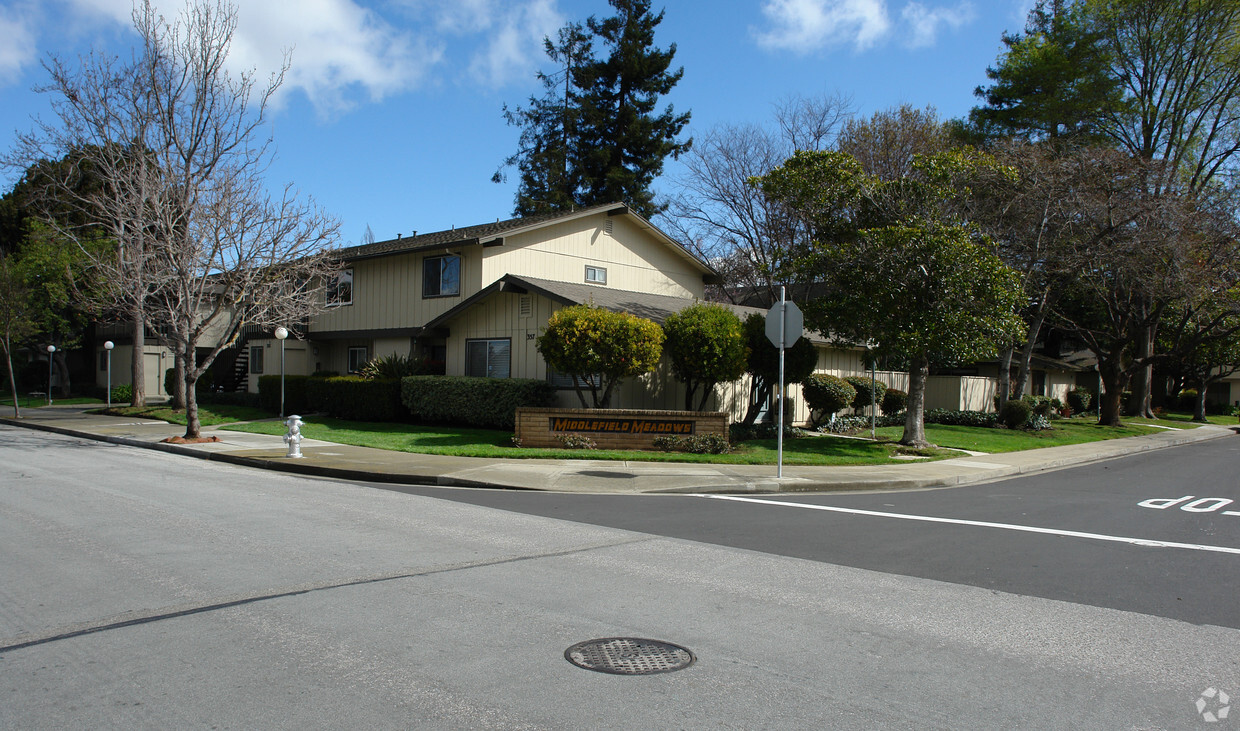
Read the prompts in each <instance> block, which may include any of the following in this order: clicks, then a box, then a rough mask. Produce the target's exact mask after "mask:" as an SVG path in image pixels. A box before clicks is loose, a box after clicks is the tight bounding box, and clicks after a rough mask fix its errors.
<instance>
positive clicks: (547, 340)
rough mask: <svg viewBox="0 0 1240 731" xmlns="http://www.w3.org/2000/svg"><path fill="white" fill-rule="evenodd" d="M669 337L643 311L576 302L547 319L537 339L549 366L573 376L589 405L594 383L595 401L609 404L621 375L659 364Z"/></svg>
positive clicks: (597, 404)
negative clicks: (633, 312) (639, 313)
mask: <svg viewBox="0 0 1240 731" xmlns="http://www.w3.org/2000/svg"><path fill="white" fill-rule="evenodd" d="M663 338H664V336H663V328H661V327H659V326H658V325H657V324H655V323H654V322H652V321H650V320H647V319H645V318H643V317H637V316H636V315H630V314H628V313H627V312H612V311H611V310H605V309H603V308H601V307H593V306H590V305H574V306H572V307H565V308H564V309H562V310H559V311H557V312H556V313H555V314H553V315H552V316H551V319H549V320H547V328H546V330H544V331H543V333H542V334H541V335H539V336H538V340H537V343H538V350H539V352H540V353H542V356H543V359H544V360H545V361H547V365H548V366H549V367H551V368H553V369H554V370H557V371H559V372H560V373H564V374H567V375H570V376H572V377H573V385H574V387H575V388H576V390H577V397H578V398H579V399H580V400H581V405H582V407H583V408H585V407H587V404H586V399H585V394H584V393H583V389H584V388H589V390H590V396H591V399H592V402H593V407H594V408H596V409H606V408H609V407H610V404H611V394H612V391H614V390H615V388H616V386H617V385H619V383H620V381H622V380H623V379H625V378H629V377H631V376H638V375H641V374H643V373H649V372H651V371H653V370H654V369H655V366H656V365H658V363H659V357H660V356H661V355H662V354H663Z"/></svg>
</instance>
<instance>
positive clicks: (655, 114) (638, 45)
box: [496, 0, 691, 217]
mask: <svg viewBox="0 0 1240 731" xmlns="http://www.w3.org/2000/svg"><path fill="white" fill-rule="evenodd" d="M609 2H610V3H611V5H612V7H614V8H615V9H616V11H617V13H616V15H615V16H613V17H609V18H604V19H602V20H599V19H598V18H595V17H591V18H589V19H588V20H587V21H586V24H585V27H584V28H583V27H582V26H581V25H580V24H577V23H569V24H568V25H566V26H565V27H564V28H562V29H561V30H560V32H559V35H558V37H557V42H555V43H552V41H551V40H550V39H547V40H546V41H545V43H546V50H547V55H548V56H549V57H550V58H551V60H552V61H553V62H556V63H557V64H562V65H563V72H562V74H563V75H561V74H560V73H556V74H547V73H540V74H539V80H540V81H541V82H542V84H543V88H544V95H543V97H542V98H540V99H535V98H531V99H530V104H529V106H528V107H525V108H519V109H516V110H508V109H505V118H506V119H507V120H508V123H509V124H511V125H513V126H518V127H521V128H522V132H521V141H520V144H519V147H518V150H517V153H516V154H515V155H513V156H512V157H510V158H508V159H507V160H505V165H514V166H516V167H517V169H518V170H519V171H520V173H521V184H520V187H519V188H518V190H517V200H516V213H517V214H518V215H529V214H531V213H543V212H549V211H560V210H568V209H570V208H571V207H573V206H590V205H596V204H599V203H608V202H613V201H622V202H625V203H628V204H629V205H630V206H632V207H633V209H634V210H636V211H637V212H638V213H640V214H642V215H644V216H647V217H650V216H653V215H654V214H655V213H658V212H659V211H660V210H661V208H662V207H661V206H658V205H656V204H655V202H654V194H653V193H652V192H651V190H650V185H651V184H652V183H653V182H654V179H655V178H656V177H658V175H659V174H660V173H661V172H662V171H663V162H664V160H665V159H666V158H668V157H669V156H670V157H672V158H673V159H675V158H677V157H679V155H680V153H682V152H684V151H686V150H688V149H689V145H690V143H691V140H684V141H681V140H678V139H677V136H678V135H679V134H680V132H681V131H682V130H683V129H684V127H685V125H686V124H688V122H689V113H687V112H686V113H683V114H677V113H676V112H675V110H674V109H673V107H672V105H670V104H669V105H667V106H666V107H665V108H664V109H663V110H662V111H658V105H659V97H660V96H661V95H665V94H667V93H668V92H670V91H671V90H672V88H673V87H674V86H675V85H676V84H677V82H679V81H680V79H681V77H682V76H683V75H684V69H683V68H680V69H676V70H675V71H669V69H670V67H671V63H672V58H673V57H674V56H675V54H676V45H675V44H672V45H671V46H669V47H668V49H667V50H665V51H664V50H660V49H658V48H656V47H655V45H654V32H655V28H656V27H657V26H658V25H659V23H661V22H662V21H663V13H662V12H660V13H659V14H657V15H655V14H652V13H651V11H650V0H609ZM587 30H588V31H589V32H588V33H587V32H586V31H587ZM595 39H598V40H599V41H601V45H602V46H603V48H604V49H605V52H606V56H605V57H601V58H600V57H596V56H595V54H594V49H593V41H594V40H595ZM496 177H497V179H502V176H500V175H498V174H497V176H496Z"/></svg>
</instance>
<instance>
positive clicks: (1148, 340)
mask: <svg viewBox="0 0 1240 731" xmlns="http://www.w3.org/2000/svg"><path fill="white" fill-rule="evenodd" d="M1155 327H1156V326H1155V325H1149V326H1146V327H1143V328H1141V336H1140V338H1138V340H1137V357H1138V358H1145V359H1147V360H1146V361H1145V365H1143V366H1141V369H1140V370H1138V371H1137V377H1136V383H1134V384H1133V385H1132V408H1131V412H1132V415H1133V416H1137V417H1143V418H1146V419H1152V418H1154V409H1153V406H1152V404H1151V398H1150V397H1151V392H1152V391H1153V388H1154V365H1153V364H1152V363H1150V362H1149V360H1148V358H1150V357H1151V356H1152V355H1154V328H1155Z"/></svg>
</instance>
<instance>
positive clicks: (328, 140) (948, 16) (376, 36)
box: [0, 0, 1033, 246]
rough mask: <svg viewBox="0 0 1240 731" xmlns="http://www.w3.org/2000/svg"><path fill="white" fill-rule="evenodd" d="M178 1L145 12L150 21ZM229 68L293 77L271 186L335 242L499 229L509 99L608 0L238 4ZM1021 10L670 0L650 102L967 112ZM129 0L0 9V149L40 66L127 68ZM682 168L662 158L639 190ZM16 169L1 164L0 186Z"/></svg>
mask: <svg viewBox="0 0 1240 731" xmlns="http://www.w3.org/2000/svg"><path fill="white" fill-rule="evenodd" d="M183 2H184V0H153V4H154V5H155V6H156V7H157V8H158V9H159V11H160V12H162V13H163V14H164V15H166V16H168V17H169V18H172V17H174V16H176V15H177V14H178V13H180V12H181V9H182V7H183ZM234 2H235V3H236V4H237V6H238V27H237V31H236V34H235V36H234V39H233V45H232V49H231V53H230V56H229V66H230V69H231V70H232V71H233V72H235V73H240V72H243V71H247V70H254V71H256V72H257V73H258V74H259V76H260V78H263V77H265V76H266V75H267V74H269V73H270V72H271V71H273V70H274V69H276V68H277V67H278V65H279V63H280V61H281V59H282V57H283V54H284V53H285V52H286V51H287V52H289V53H290V54H291V59H290V61H291V67H290V70H289V72H288V73H287V75H286V77H285V82H284V85H283V86H282V87H281V89H280V90H279V92H278V94H277V96H276V97H275V99H274V108H273V109H272V114H271V117H270V119H271V124H272V128H271V131H272V133H273V135H274V140H275V150H276V156H275V160H274V162H273V164H272V166H271V168H270V170H269V172H268V180H269V183H270V184H271V186H272V187H273V188H279V187H282V186H284V185H285V184H292V185H294V186H295V187H296V188H297V189H298V190H299V191H300V194H301V195H302V196H306V197H309V198H312V199H313V200H314V202H315V203H317V204H318V205H319V206H320V207H321V208H322V209H324V210H325V211H326V212H327V213H329V214H331V215H333V216H334V217H336V218H337V219H338V220H339V221H340V224H341V226H340V241H339V243H340V245H342V246H346V245H351V244H356V243H359V242H361V240H362V238H363V236H364V235H365V232H366V230H367V227H369V229H370V230H371V231H372V232H373V235H374V236H375V239H376V240H379V241H382V240H385V239H389V238H394V237H395V236H396V235H397V234H398V233H400V234H403V235H405V236H408V235H410V234H411V233H412V232H414V231H418V232H421V233H428V232H431V231H438V230H443V229H447V228H450V227H453V226H457V227H462V226H468V225H473V224H478V223H485V222H487V221H492V220H497V219H506V218H510V217H511V214H512V209H513V197H514V195H515V192H516V180H517V175H516V174H515V173H513V174H510V175H509V176H508V182H506V183H500V184H496V183H493V182H491V177H492V175H493V174H494V173H495V172H496V170H497V169H498V168H499V167H500V165H501V163H502V161H503V160H504V158H505V157H507V156H509V155H511V154H512V153H513V152H514V151H515V149H516V145H517V138H518V136H519V134H520V131H519V130H518V129H517V128H514V127H510V126H508V125H507V124H506V123H505V122H504V119H503V116H502V112H503V107H504V105H505V104H507V105H509V106H518V105H521V104H523V103H525V102H526V101H527V99H528V98H529V97H530V95H531V94H538V93H539V92H540V87H539V85H538V82H537V80H536V78H535V74H536V73H537V71H538V70H539V69H546V70H552V67H551V65H550V63H549V61H548V60H547V58H546V57H545V55H544V54H543V51H542V39H543V38H544V37H545V36H548V35H554V34H555V32H556V30H557V29H558V28H560V27H561V26H563V25H564V24H565V23H566V22H569V21H584V20H585V19H586V18H587V17H589V16H591V15H594V16H597V17H606V16H608V15H610V14H611V11H612V8H611V7H610V6H609V5H608V4H607V2H606V0H374V1H373V2H363V1H360V0H234ZM1032 4H1033V0H666V2H665V4H663V5H660V4H659V3H658V2H657V0H656V2H655V3H654V4H653V7H654V8H655V9H656V10H658V9H659V8H663V9H664V11H665V16H664V18H663V22H662V24H660V25H659V26H658V28H657V30H656V33H655V43H656V45H657V46H659V47H660V48H666V47H668V46H669V45H671V44H675V45H676V56H675V59H674V65H680V66H683V67H684V77H683V79H682V80H681V81H680V83H679V84H678V85H677V86H676V87H675V88H674V89H673V90H672V92H671V93H670V94H668V95H667V96H666V97H664V99H663V100H662V102H661V107H662V106H664V105H666V104H668V103H670V104H672V105H673V106H674V108H675V109H676V110H677V112H680V111H684V110H689V111H690V112H691V114H692V118H691V121H690V123H689V126H688V127H687V128H686V136H692V135H693V134H700V133H703V132H705V131H707V130H709V129H711V128H713V127H716V126H719V125H728V124H759V125H766V124H770V123H771V120H772V115H773V110H774V107H775V105H777V104H778V103H780V102H781V101H786V100H788V99H791V98H795V97H798V96H800V97H813V96H819V95H832V94H840V95H844V96H846V97H848V98H850V99H851V101H852V104H853V108H854V109H855V111H856V113H857V114H859V115H861V116H865V117H868V116H870V115H872V114H873V113H875V112H877V111H881V110H884V109H889V108H891V107H894V106H897V105H900V104H911V105H913V106H916V107H919V108H920V107H925V106H933V107H935V108H936V109H937V110H938V112H939V114H940V115H941V116H942V117H943V118H951V117H958V116H962V115H964V114H966V113H967V112H968V110H969V109H970V108H971V107H973V106H974V105H975V104H976V101H977V100H976V99H975V97H974V96H973V90H974V88H976V87H977V86H978V85H979V84H984V83H986V75H985V74H986V68H987V66H991V65H993V64H994V63H995V60H996V59H997V57H998V55H999V53H1000V51H1001V49H1002V43H1001V41H1000V37H1001V35H1002V33H1003V32H1004V31H1005V30H1006V31H1012V32H1015V31H1019V30H1020V29H1021V28H1022V27H1023V26H1024V20H1025V16H1026V14H1027V13H1028V11H1029V9H1030V7H1031V6H1032ZM131 13H132V2H131V0H0V155H2V154H3V153H4V152H6V151H8V150H9V149H10V148H11V147H12V145H13V139H14V135H15V133H16V132H17V131H30V130H31V129H33V127H34V123H33V121H32V120H33V119H34V118H42V119H44V120H50V119H54V117H52V116H51V115H50V106H49V103H48V101H49V99H48V95H47V94H45V93H40V92H37V91H36V88H37V87H39V86H40V85H43V84H45V83H46V82H47V72H46V70H45V69H44V66H43V64H44V63H46V61H47V59H48V58H49V57H51V56H56V57H60V58H62V59H64V60H67V61H70V62H73V63H76V59H77V58H78V57H79V56H81V55H83V54H86V53H90V52H91V51H93V50H97V51H102V52H104V53H108V54H113V55H119V56H122V57H127V56H128V55H129V53H130V52H131V49H132V48H133V47H134V45H135V43H136V40H137V36H136V35H135V33H134V32H133V30H132V21H131ZM678 172H679V169H678V163H676V162H675V161H671V160H669V161H668V163H667V166H666V168H665V170H664V176H663V177H662V178H660V179H659V180H658V181H656V183H655V186H654V188H655V191H656V193H659V192H666V191H669V190H670V183H669V180H670V178H671V177H672V176H675V175H676V174H677V173H678ZM19 177H20V171H14V170H11V169H0V190H3V191H7V190H8V189H10V188H11V187H12V185H13V184H14V183H15V182H16V180H17V179H18V178H19Z"/></svg>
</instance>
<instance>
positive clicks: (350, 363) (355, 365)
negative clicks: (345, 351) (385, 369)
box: [345, 345, 370, 373]
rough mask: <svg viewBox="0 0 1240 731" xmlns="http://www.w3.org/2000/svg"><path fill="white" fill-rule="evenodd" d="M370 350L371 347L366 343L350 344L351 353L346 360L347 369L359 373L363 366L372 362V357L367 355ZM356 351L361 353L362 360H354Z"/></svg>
mask: <svg viewBox="0 0 1240 731" xmlns="http://www.w3.org/2000/svg"><path fill="white" fill-rule="evenodd" d="M369 350H370V349H369V348H367V347H366V346H365V345H351V346H349V355H348V360H347V361H345V370H346V371H347V372H349V373H359V372H360V371H361V370H362V366H364V365H366V364H367V363H369V362H370V358H369V357H368V355H367V353H368V352H369ZM355 353H360V354H361V359H360V360H357V361H354V358H353V355H354V354H355Z"/></svg>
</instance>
